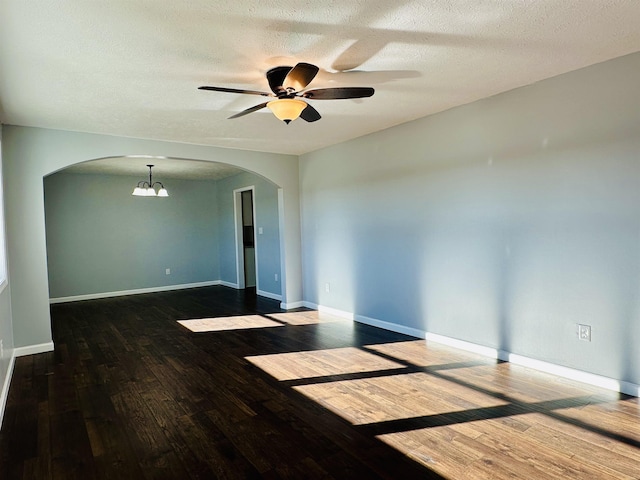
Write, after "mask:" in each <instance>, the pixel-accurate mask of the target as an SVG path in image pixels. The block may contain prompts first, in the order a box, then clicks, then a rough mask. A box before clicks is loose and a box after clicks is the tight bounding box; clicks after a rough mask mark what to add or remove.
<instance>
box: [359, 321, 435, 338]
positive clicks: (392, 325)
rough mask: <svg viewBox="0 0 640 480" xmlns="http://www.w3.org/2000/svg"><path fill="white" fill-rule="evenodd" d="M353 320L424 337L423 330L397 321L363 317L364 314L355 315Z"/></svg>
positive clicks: (412, 335)
mask: <svg viewBox="0 0 640 480" xmlns="http://www.w3.org/2000/svg"><path fill="white" fill-rule="evenodd" d="M354 320H355V321H356V322H358V323H364V324H365V325H371V326H372V327H378V328H382V329H384V330H389V331H391V332H396V333H402V334H404V335H409V336H411V337H416V338H424V336H425V333H426V332H424V331H423V330H418V329H417V328H411V327H405V326H404V325H398V324H397V323H391V322H385V321H382V320H377V319H375V318H369V317H365V316H364V315H356V316H355V318H354Z"/></svg>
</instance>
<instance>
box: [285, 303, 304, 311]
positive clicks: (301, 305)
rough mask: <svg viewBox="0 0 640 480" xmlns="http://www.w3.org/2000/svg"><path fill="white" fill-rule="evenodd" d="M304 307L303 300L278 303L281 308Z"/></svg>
mask: <svg viewBox="0 0 640 480" xmlns="http://www.w3.org/2000/svg"><path fill="white" fill-rule="evenodd" d="M300 307H304V302H291V303H284V302H281V303H280V308H281V309H283V310H292V309H294V308H300Z"/></svg>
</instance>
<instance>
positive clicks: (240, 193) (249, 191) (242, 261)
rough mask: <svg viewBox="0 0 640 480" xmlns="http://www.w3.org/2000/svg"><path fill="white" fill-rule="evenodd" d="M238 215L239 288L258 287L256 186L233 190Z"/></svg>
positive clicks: (237, 257) (253, 288) (254, 288)
mask: <svg viewBox="0 0 640 480" xmlns="http://www.w3.org/2000/svg"><path fill="white" fill-rule="evenodd" d="M233 193H234V207H235V208H234V210H235V215H236V249H237V256H236V259H237V275H238V288H240V289H252V290H256V291H257V289H258V272H257V271H258V262H257V248H256V236H255V234H256V232H255V200H254V199H255V195H254V193H255V187H253V186H251V187H245V188H240V189H237V190H234V191H233Z"/></svg>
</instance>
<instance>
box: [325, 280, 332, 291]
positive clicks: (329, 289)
mask: <svg viewBox="0 0 640 480" xmlns="http://www.w3.org/2000/svg"><path fill="white" fill-rule="evenodd" d="M324 291H325V292H327V293H329V292H331V284H330V283H329V282H327V283H325V284H324Z"/></svg>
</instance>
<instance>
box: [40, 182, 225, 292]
mask: <svg viewBox="0 0 640 480" xmlns="http://www.w3.org/2000/svg"><path fill="white" fill-rule="evenodd" d="M138 180H139V178H136V177H129V176H116V175H84V174H82V175H79V174H69V173H64V171H63V172H60V173H56V174H53V175H50V176H48V177H46V178H45V181H44V189H45V192H44V193H45V202H44V204H45V220H46V235H47V266H48V273H49V294H50V296H51V297H52V298H59V297H72V296H76V295H86V294H96V293H107V292H117V291H126V290H136V289H144V288H153V287H164V286H169V285H184V284H191V283H199V282H210V281H214V280H218V279H219V278H220V271H219V266H218V227H217V217H218V207H217V202H216V182H214V181H186V180H176V179H166V180H165V181H164V183H165V185H166V186H167V188H168V189H169V193H170V197H168V198H144V197H134V196H132V195H131V191H132V189H133V187H134V186H135V185H136V183H137V182H138ZM167 180H169V181H167ZM166 268H169V269H170V270H171V274H170V275H166V274H165V269H166Z"/></svg>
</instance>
